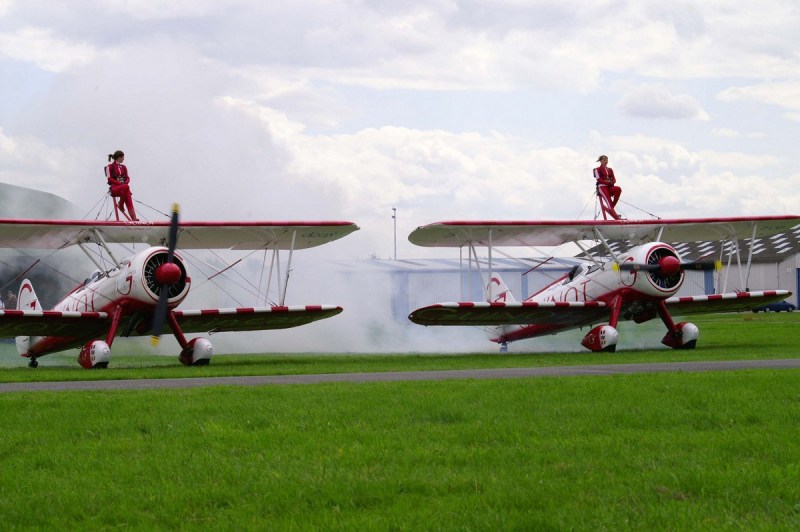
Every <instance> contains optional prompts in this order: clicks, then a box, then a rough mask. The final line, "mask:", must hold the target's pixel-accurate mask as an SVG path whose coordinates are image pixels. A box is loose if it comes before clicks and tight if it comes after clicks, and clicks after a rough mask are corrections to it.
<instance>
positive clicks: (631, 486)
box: [0, 314, 800, 530]
mask: <svg viewBox="0 0 800 532" xmlns="http://www.w3.org/2000/svg"><path fill="white" fill-rule="evenodd" d="M745 317H747V316H742V315H730V316H727V317H725V316H722V317H715V318H714V319H710V318H704V321H703V323H702V324H700V320H696V321H697V322H698V324H699V325H700V327H701V331H702V334H703V336H702V337H701V338H702V344H701V347H698V349H697V350H695V351H690V352H674V351H670V350H646V351H635V350H631V351H623V352H619V353H617V354H614V355H591V354H578V353H569V354H558V353H549V354H535V355H530V354H516V355H513V356H498V355H495V354H492V355H487V354H472V355H466V356H431V357H426V356H421V355H418V356H381V357H374V358H375V359H378V360H377V361H374V362H373V361H372V358H371V357H369V356H341V357H340V356H335V357H325V356H309V357H304V356H300V355H293V356H285V357H280V356H275V355H271V356H265V357H257V356H237V357H217V358H215V360H214V361H213V362H212V365H211V366H209V368H182V367H174V368H173V367H170V365H174V364H175V360H174V358H172V357H170V358H164V359H163V360H162V359H161V358H158V359H156V362H153V361H152V359H150V360H151V361H150V362H149V363H148V362H143V361H144V360H145V359H144V358H141V359H138V358H137V359H131V361H130V362H129V366H128V367H124V366H125V365H126V361H120V362H119V364H120V366H122V367H120V368H118V369H113V370H111V369H109V370H108V371H101V372H87V371H84V370H79V371H78V370H73V369H72V368H71V367H67V366H66V364H69V365H71V364H73V362H72V359H71V358H70V359H68V360H67V359H65V365H64V366H61V365H55V366H47V367H44V366H40V368H39V369H38V370H35V371H31V370H29V369H28V368H20V369H0V374H3V380H6V381H9V380H20V379H19V378H18V377H17V375H18V374H25V375H31V374H35V375H38V376H44V377H45V378H48V379H50V378H51V377H54V378H55V379H54V380H57V379H61V378H64V377H63V375H65V374H69V375H73V374H74V375H75V377H74V378H78V376H90V377H92V378H109V377H107V376H110V375H114V374H120V373H121V374H126V373H127V372H134V373H135V372H139V371H144V372H145V373H151V374H152V376H156V377H162V376H173V375H168V374H169V373H171V372H172V371H173V370H176V371H178V372H179V373H180V374H182V375H183V376H193V375H196V374H198V372H197V371H195V370H201V372H204V373H202V374H204V375H208V374H209V373H208V372H209V371H213V370H216V371H221V372H222V373H220V374H231V373H233V374H241V373H237V372H240V371H242V372H247V371H248V370H249V373H250V374H269V373H315V372H326V371H333V370H335V368H331V365H334V366H336V367H337V368H338V367H339V365H342V366H344V367H343V368H340V369H339V370H340V371H361V370H366V371H391V370H395V369H420V368H422V369H435V368H440V367H442V368H444V367H490V366H494V367H502V366H506V365H513V366H520V365H534V364H535V365H554V364H556V365H566V364H573V363H606V362H609V361H617V362H620V363H625V362H633V361H637V362H638V361H641V360H649V361H654V362H655V361H664V360H675V359H676V358H675V357H679V358H680V359H682V360H686V359H689V360H709V359H724V358H787V357H798V355H799V354H800V348H799V347H798V346H799V345H800V343H798V340H800V333H799V330H800V328H798V320H797V318H796V317H795V316H793V315H792V316H787V315H785V314H782V315H771V316H763V315H760V316H758V317H757V318H756V319H752V318H751V319H748V320H746V321H745V320H744V318H745ZM683 357H687V358H683ZM307 359H308V363H307V364H304V361H305V360H307ZM147 364H149V365H147ZM135 366H139V367H135ZM231 368H233V369H231ZM42 370H45V371H42ZM320 370H321V371H320ZM226 372H227V373H226ZM51 373H52V375H51ZM6 374H11V375H13V376H12V377H8V375H6ZM214 374H216V373H214ZM98 375H99V376H100V377H97V376H98ZM129 376H130V375H127V376H125V377H117V378H129ZM70 378H72V377H70ZM25 379H27V377H25ZM0 426H2V431H3V434H2V438H0V457H1V458H0V463H1V464H2V468H0V523H2V526H3V528H6V529H54V528H69V529H100V528H123V527H124V528H132V529H151V528H214V529H220V528H222V529H242V528H247V529H280V530H284V529H290V530H291V529H350V530H353V529H400V530H402V529H462V530H475V529H477V530H486V529H525V530H529V529H544V530H561V529H571V528H575V529H584V530H586V529H591V530H596V529H637V530H641V529H670V530H680V529H686V530H688V529H691V530H696V529H742V528H746V529H771V530H772V529H778V530H780V529H784V530H796V529H798V528H800V483H798V482H797V479H798V478H800V440H799V439H798V437H797V435H798V429H800V370H784V371H772V370H750V371H737V372H724V373H697V374H691V373H675V374H646V375H645V374H642V375H615V376H602V377H600V376H594V377H560V378H536V379H514V380H507V381H499V380H498V381H491V380H489V381H469V380H464V381H444V382H405V383H369V384H319V385H295V386H265V387H256V388H238V387H211V388H203V389H184V390H154V391H148V390H139V391H117V392H58V393H57V392H38V393H30V392H27V393H6V394H0Z"/></svg>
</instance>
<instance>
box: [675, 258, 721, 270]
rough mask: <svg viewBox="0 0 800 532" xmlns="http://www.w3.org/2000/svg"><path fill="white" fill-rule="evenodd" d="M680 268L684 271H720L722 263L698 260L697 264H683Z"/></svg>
mask: <svg viewBox="0 0 800 532" xmlns="http://www.w3.org/2000/svg"><path fill="white" fill-rule="evenodd" d="M681 267H682V268H683V269H684V270H701V271H704V272H707V271H719V270H721V269H722V262H721V261H718V260H702V261H700V260H699V261H697V262H687V263H684V264H682V265H681Z"/></svg>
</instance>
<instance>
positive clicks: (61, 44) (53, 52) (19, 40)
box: [0, 27, 96, 72]
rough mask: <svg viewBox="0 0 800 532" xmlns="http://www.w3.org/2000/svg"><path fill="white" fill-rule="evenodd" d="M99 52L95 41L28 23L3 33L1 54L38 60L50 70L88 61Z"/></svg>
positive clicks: (35, 61) (0, 36) (0, 34)
mask: <svg viewBox="0 0 800 532" xmlns="http://www.w3.org/2000/svg"><path fill="white" fill-rule="evenodd" d="M95 53H96V52H95V50H94V48H93V47H92V46H91V45H89V44H86V43H81V42H71V41H68V40H65V39H61V38H58V37H56V36H55V35H54V32H53V30H51V29H49V28H37V27H25V28H21V29H19V30H18V31H15V32H11V33H0V57H6V58H9V59H14V60H17V61H27V62H31V63H35V64H36V65H37V66H38V67H39V68H41V69H42V70H46V71H49V72H61V71H63V70H66V69H67V68H69V67H71V66H75V65H85V64H87V63H88V62H90V61H91V60H92V58H93V57H94V56H95Z"/></svg>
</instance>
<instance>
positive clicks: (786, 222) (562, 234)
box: [409, 216, 800, 351]
mask: <svg viewBox="0 0 800 532" xmlns="http://www.w3.org/2000/svg"><path fill="white" fill-rule="evenodd" d="M409 240H410V241H411V243H413V244H416V245H418V246H428V247H458V248H464V247H466V248H468V253H469V260H470V269H472V267H473V266H472V265H473V264H475V267H477V268H478V273H479V275H481V276H482V275H483V274H484V272H483V271H482V270H481V267H480V262H481V261H479V260H478V254H477V251H476V247H481V248H483V247H486V248H487V249H488V262H484V264H485V267H486V268H487V270H488V271H487V272H486V273H487V274H488V275H487V277H486V279H488V282H487V283H486V284H485V285H484V286H485V289H484V296H485V299H484V301H477V302H475V301H467V302H449V303H438V304H433V305H429V306H425V307H422V308H419V309H416V310H414V311H413V312H411V314H410V315H409V319H410V320H411V321H412V322H413V323H416V324H419V325H451V326H458V325H471V326H483V327H487V331H488V332H489V334H490V339H491V340H492V341H493V342H497V343H499V344H500V345H501V351H506V349H507V346H508V344H509V343H510V342H513V341H517V340H522V339H525V338H533V337H536V336H541V335H545V334H555V333H558V332H561V331H565V330H569V329H576V328H583V327H590V329H589V331H588V333H587V334H586V335H585V336H584V337H583V340H582V341H581V344H582V345H583V346H584V347H586V348H587V349H589V350H591V351H615V350H616V346H617V342H618V339H619V334H618V331H617V325H618V323H619V322H620V321H621V320H632V321H634V322H635V323H643V322H646V321H649V320H651V319H654V318H660V319H661V321H662V322H663V323H664V325H665V326H666V329H667V333H666V335H665V336H664V338H663V339H662V343H663V344H665V345H667V346H669V347H672V348H674V349H693V348H694V347H695V346H696V343H697V338H698V336H699V331H698V328H697V327H696V326H695V325H694V324H692V323H689V322H685V321H681V322H678V323H676V321H675V320H674V319H673V316H687V315H692V314H701V313H718V312H735V311H742V310H747V309H750V308H751V307H754V306H756V305H762V304H765V303H769V302H772V301H778V300H781V299H785V298H786V297H788V296H790V295H791V293H790V292H789V291H787V290H757V291H750V290H749V289H747V288H746V286H745V287H744V289H741V290H736V291H732V292H727V293H726V292H725V289H724V288H723V290H721V291H720V292H721V293H711V294H705V295H695V296H682V297H678V296H676V294H677V292H678V290H679V289H680V288H681V286H682V284H683V282H684V279H685V276H686V271H687V270H693V269H694V270H718V269H720V268H721V264H722V262H723V260H727V268H728V269H730V267H731V264H732V261H733V260H736V264H737V265H738V266H739V268H740V269H742V268H743V265H742V255H743V252H746V254H747V258H746V261H745V265H746V270H747V271H748V272H749V271H750V268H751V265H752V260H753V255H754V254H758V253H760V252H762V251H763V250H764V249H765V247H768V246H771V247H772V248H774V250H775V252H776V253H778V254H782V255H781V256H783V257H785V258H788V257H791V254H792V253H796V252H797V251H798V248H800V244H798V242H799V241H800V217H798V216H767V217H730V218H704V219H673V220H594V221H474V222H471V221H449V222H439V223H434V224H430V225H425V226H422V227H418V228H417V229H416V230H414V231H413V232H412V233H411V234H410V235H409ZM565 243H574V244H575V245H576V246H577V249H580V250H581V255H582V256H583V260H582V261H579V264H577V265H575V266H574V267H573V268H572V270H570V271H569V272H568V273H566V274H564V275H562V276H560V277H558V278H556V279H555V280H553V281H552V282H551V283H550V284H548V285H547V286H545V287H544V288H542V289H541V290H539V291H538V292H536V293H534V294H532V295H530V296H529V297H527V298H526V299H525V300H523V301H517V300H516V299H515V298H514V296H513V295H512V293H511V292H510V291H509V289H508V287H507V285H506V284H505V282H504V281H503V279H502V278H501V277H500V275H498V274H497V273H495V272H493V271H492V251H493V249H494V248H495V247H507V246H530V247H536V246H560V245H562V244H565ZM590 243H593V244H592V245H591V246H590ZM679 249H680V250H682V251H679ZM687 255H695V256H696V257H695V258H693V259H692V260H688V259H687V258H686V256H687ZM725 279H726V281H727V277H726V278H725ZM718 284H719V283H718ZM745 284H746V283H745ZM715 292H717V290H715Z"/></svg>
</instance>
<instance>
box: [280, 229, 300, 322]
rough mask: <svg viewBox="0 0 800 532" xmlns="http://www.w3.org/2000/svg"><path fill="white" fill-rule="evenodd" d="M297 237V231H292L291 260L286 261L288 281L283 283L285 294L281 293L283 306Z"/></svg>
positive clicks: (285, 280)
mask: <svg viewBox="0 0 800 532" xmlns="http://www.w3.org/2000/svg"><path fill="white" fill-rule="evenodd" d="M296 237H297V229H294V230H292V245H291V246H289V259H288V260H287V261H286V279H284V281H283V292H281V301H280V304H281V306H284V303H285V301H286V289H287V288H288V287H289V272H290V271H291V270H292V253H293V252H294V242H295V238H296Z"/></svg>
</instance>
